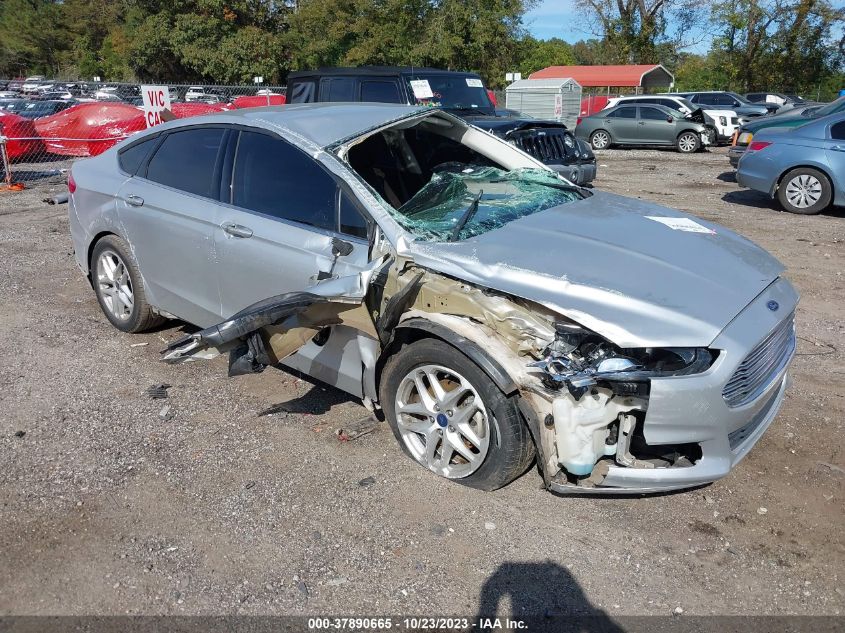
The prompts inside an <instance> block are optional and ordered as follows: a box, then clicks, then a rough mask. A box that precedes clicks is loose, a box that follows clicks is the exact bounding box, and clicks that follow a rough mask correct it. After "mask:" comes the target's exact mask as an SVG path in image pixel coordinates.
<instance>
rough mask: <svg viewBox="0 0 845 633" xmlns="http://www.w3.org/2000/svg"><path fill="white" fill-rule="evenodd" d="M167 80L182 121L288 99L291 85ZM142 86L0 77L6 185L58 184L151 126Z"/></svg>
mask: <svg viewBox="0 0 845 633" xmlns="http://www.w3.org/2000/svg"><path fill="white" fill-rule="evenodd" d="M157 85H166V86H167V87H168V89H169V93H170V102H171V108H170V110H171V113H172V115H173V116H174V117H176V118H187V117H192V116H200V115H204V114H210V113H213V112H222V111H226V110H231V109H236V108H251V107H258V106H267V105H282V104H284V103H285V87H284V86H269V85H263V84H258V85H250V86H226V85H199V84H192V85H188V84H157ZM142 104H143V96H142V94H141V86H140V85H139V84H129V83H93V82H68V81H50V80H38V81H23V80H14V79H12V80H9V79H7V80H2V79H0V186H2V187H3V188H5V189H20V188H30V187H36V186H38V185H39V184H40V183H46V182H48V181H54V180H55V178H56V177H57V176H60V175H62V174H63V173H64V171H66V170H67V169H68V168H69V167H70V165H71V163H72V162H73V160H75V159H77V158H86V157H89V156H96V155H98V154H101V153H102V152H104V151H106V150H107V149H109V148H110V147H112V146H113V145H115V144H116V143H118V142H120V141H122V140H123V139H125V138H127V137H129V136H131V135H132V134H135V133H136V132H139V131H141V130H145V129H146V128H147V124H146V120H145V118H144V113H143V109H142Z"/></svg>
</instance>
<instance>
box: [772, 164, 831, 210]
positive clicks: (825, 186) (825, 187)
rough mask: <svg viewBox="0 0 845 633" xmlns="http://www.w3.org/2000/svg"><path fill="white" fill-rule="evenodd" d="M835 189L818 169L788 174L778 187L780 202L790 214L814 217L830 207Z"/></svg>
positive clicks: (801, 168)
mask: <svg viewBox="0 0 845 633" xmlns="http://www.w3.org/2000/svg"><path fill="white" fill-rule="evenodd" d="M832 198H833V187H832V186H831V184H830V180H828V178H827V176H825V175H824V174H823V173H822V172H820V171H819V170H817V169H812V168H810V167H799V168H798V169H793V170H792V171H790V172H788V173H787V174H786V176H784V177H783V178H782V179H781V181H780V186H778V201H779V202H780V204H781V206H782V207H783V208H784V209H785V210H786V211H789V212H790V213H800V214H802V215H814V214H816V213H821V212H822V211H824V210H825V209H827V207H829V206H830V201H831V200H832Z"/></svg>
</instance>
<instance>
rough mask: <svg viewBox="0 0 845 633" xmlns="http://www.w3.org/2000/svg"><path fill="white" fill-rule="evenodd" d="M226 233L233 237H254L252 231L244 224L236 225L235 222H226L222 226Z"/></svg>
mask: <svg viewBox="0 0 845 633" xmlns="http://www.w3.org/2000/svg"><path fill="white" fill-rule="evenodd" d="M220 227H221V228H222V229H223V231H224V232H225V233H228V234H229V235H231V236H232V237H252V229H251V228H249V227H248V226H243V225H242V224H235V223H233V222H224V223H223V224H221V225H220Z"/></svg>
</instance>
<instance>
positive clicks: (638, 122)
mask: <svg viewBox="0 0 845 633" xmlns="http://www.w3.org/2000/svg"><path fill="white" fill-rule="evenodd" d="M637 125H645V121H637Z"/></svg>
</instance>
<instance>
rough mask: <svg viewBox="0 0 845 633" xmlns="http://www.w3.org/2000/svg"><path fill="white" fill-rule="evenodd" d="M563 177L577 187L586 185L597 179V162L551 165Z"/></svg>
mask: <svg viewBox="0 0 845 633" xmlns="http://www.w3.org/2000/svg"><path fill="white" fill-rule="evenodd" d="M549 167H551V168H552V169H554V170H555V171H556V172H557V173H559V174H560V175H561V176H563V177H564V178H566V179H567V180H568V181H570V182H573V183H575V184H576V185H586V184H589V183H591V182H593V180H595V178H596V161H595V160H593V161H590V162H581V163H573V164H571V165H561V164H550V165H549Z"/></svg>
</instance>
